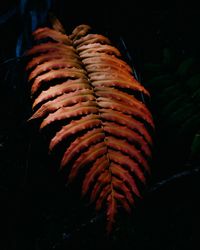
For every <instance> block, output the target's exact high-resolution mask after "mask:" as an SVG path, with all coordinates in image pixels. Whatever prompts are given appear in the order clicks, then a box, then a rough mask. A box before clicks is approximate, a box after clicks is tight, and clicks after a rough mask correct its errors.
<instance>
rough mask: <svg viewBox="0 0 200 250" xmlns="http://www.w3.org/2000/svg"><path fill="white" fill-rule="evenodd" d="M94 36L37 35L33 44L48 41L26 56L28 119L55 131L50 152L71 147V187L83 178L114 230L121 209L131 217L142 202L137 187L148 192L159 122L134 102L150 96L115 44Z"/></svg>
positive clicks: (85, 31) (83, 29) (44, 31)
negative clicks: (30, 108)
mask: <svg viewBox="0 0 200 250" xmlns="http://www.w3.org/2000/svg"><path fill="white" fill-rule="evenodd" d="M90 30H91V28H90V27H89V26H87V25H80V26H78V27H76V28H75V29H74V31H73V32H72V34H71V35H70V36H67V35H64V34H62V33H60V32H58V31H56V30H53V29H49V28H40V29H38V30H36V31H35V32H34V33H33V37H34V38H35V40H37V41H40V40H41V39H44V38H45V39H49V41H48V42H43V41H44V40H41V42H40V44H37V45H35V46H34V47H33V48H31V49H30V50H29V51H28V52H27V55H28V56H29V57H30V62H29V63H28V65H27V70H29V77H28V81H29V82H30V85H31V86H30V88H31V95H33V96H34V102H33V109H34V113H33V115H32V117H31V118H30V120H33V119H38V118H40V119H42V120H41V124H40V130H41V131H43V129H44V128H45V127H47V126H48V127H51V126H55V127H56V128H57V132H55V134H54V135H53V137H52V138H51V139H50V142H49V152H52V151H54V150H55V149H56V148H57V147H58V146H59V144H61V143H62V145H64V144H63V142H66V145H67V147H66V149H65V152H64V154H63V156H62V159H60V162H61V163H60V168H61V169H63V168H66V167H67V168H68V169H69V176H68V181H69V182H72V181H73V180H75V179H76V177H77V176H78V175H80V174H81V175H84V176H83V184H82V194H83V195H89V196H90V201H91V202H95V203H96V209H97V210H99V209H101V208H102V207H106V209H107V210H106V211H107V220H108V223H107V229H108V231H111V229H112V225H113V223H114V221H115V216H116V214H117V211H118V209H119V208H120V207H121V208H124V209H125V210H126V211H127V212H130V211H131V207H132V206H133V205H134V204H135V200H136V198H137V197H139V198H140V197H141V190H140V188H139V185H138V183H141V184H142V185H144V184H145V183H146V178H147V176H148V175H149V174H150V167H149V160H150V158H151V148H152V138H151V131H150V130H153V129H154V123H153V119H152V116H151V113H150V112H149V110H148V108H147V107H146V105H145V104H144V103H142V102H141V101H140V100H138V98H137V97H136V96H137V95H135V93H136V92H140V93H143V94H144V95H149V93H148V91H147V90H146V89H145V88H144V87H143V86H142V85H141V84H140V83H139V82H138V81H137V80H136V79H135V78H134V75H133V71H132V69H131V67H130V66H129V65H128V64H127V63H126V62H125V61H124V60H123V59H122V57H121V53H120V51H119V50H118V49H117V48H116V47H114V46H113V45H112V44H111V42H110V40H109V39H108V38H107V37H105V36H103V35H99V34H89V31H90ZM57 121H62V124H64V125H62V127H61V126H60V125H57V123H56V122H57Z"/></svg>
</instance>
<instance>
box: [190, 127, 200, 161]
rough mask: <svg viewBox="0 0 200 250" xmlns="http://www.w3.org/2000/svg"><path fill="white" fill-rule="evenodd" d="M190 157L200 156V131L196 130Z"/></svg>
mask: <svg viewBox="0 0 200 250" xmlns="http://www.w3.org/2000/svg"><path fill="white" fill-rule="evenodd" d="M191 157H192V158H196V157H198V158H200V132H198V133H197V134H196V135H195V137H194V140H193V142H192V145H191Z"/></svg>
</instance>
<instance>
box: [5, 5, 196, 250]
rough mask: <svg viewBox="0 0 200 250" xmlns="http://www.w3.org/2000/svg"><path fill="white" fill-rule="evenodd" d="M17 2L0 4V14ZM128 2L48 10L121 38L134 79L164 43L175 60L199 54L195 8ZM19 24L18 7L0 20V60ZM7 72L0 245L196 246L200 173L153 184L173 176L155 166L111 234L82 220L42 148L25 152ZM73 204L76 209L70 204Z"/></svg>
mask: <svg viewBox="0 0 200 250" xmlns="http://www.w3.org/2000/svg"><path fill="white" fill-rule="evenodd" d="M18 4H19V3H18V2H17V1H6V2H3V3H0V14H1V15H3V14H5V13H7V12H8V11H9V9H11V8H13V7H14V6H16V5H18ZM132 5H133V6H130V3H128V1H127V2H126V1H123V2H120V3H115V4H113V5H112V6H108V3H103V2H98V3H96V2H93V5H92V4H90V5H89V4H87V5H86V4H85V3H83V2H81V3H78V2H74V3H71V4H69V3H68V1H61V0H60V1H54V4H53V9H52V10H53V11H54V13H55V14H56V15H57V16H58V17H59V18H60V20H61V22H62V23H63V24H64V26H65V28H66V30H67V32H70V31H71V30H72V28H73V27H75V26H76V25H78V24H81V23H88V24H90V25H92V26H94V27H96V28H97V29H99V30H102V31H109V32H110V33H113V34H115V35H118V36H122V37H123V38H124V40H125V41H126V45H127V47H128V50H129V52H130V53H131V55H132V57H133V60H134V64H135V67H136V69H137V71H138V73H139V74H140V76H141V79H145V75H144V74H143V68H144V64H145V63H148V62H151V63H152V62H158V61H159V60H161V56H162V51H163V49H164V48H170V49H171V50H172V51H173V52H174V53H175V55H176V57H175V58H176V59H177V60H178V59H180V60H181V59H182V58H184V57H187V56H193V57H196V58H199V52H200V46H199V43H200V39H199V38H200V36H199V23H200V22H199V21H200V20H199V19H200V18H199V8H198V7H197V6H194V5H192V4H189V3H188V4H186V3H179V4H178V3H176V2H173V3H172V4H170V3H166V4H165V3H162V4H160V5H158V4H153V3H152V2H151V3H149V4H147V3H145V1H143V2H141V1H140V3H136V2H134V1H133V2H132ZM22 26H23V19H22V17H21V16H20V14H19V13H18V12H17V13H16V14H15V15H14V16H13V17H12V18H10V19H9V20H8V21H7V22H6V23H3V24H0V34H1V39H0V62H4V61H5V60H7V59H9V58H14V57H15V48H16V42H17V39H18V36H19V34H20V32H21V30H22ZM9 65H10V66H9V67H10V69H11V68H12V69H14V71H15V77H14V79H16V78H17V77H16V75H17V73H18V72H17V70H19V72H20V70H21V69H20V68H18V66H17V64H15V63H12V64H9ZM6 72H8V75H9V74H13V71H12V70H11V73H10V71H7V66H1V78H0V79H1V82H0V103H1V105H0V109H1V113H0V117H1V120H0V133H1V134H0V139H1V144H0V158H1V161H0V162H1V166H0V169H1V171H0V201H1V205H0V207H1V210H0V228H1V229H2V233H1V235H0V236H2V241H1V242H0V244H1V245H0V249H2V250H12V249H17V250H21V249H27V250H31V249H34V250H44V249H45V250H46V249H49V250H50V249H57V250H58V249H82V248H86V249H107V248H110V249H114V248H115V249H116V248H117V249H147V248H148V249H163V250H164V249H166V250H171V249H181V250H182V249H198V246H200V244H199V242H198V238H199V228H198V226H199V222H200V220H199V205H198V199H199V174H198V173H194V174H191V175H189V176H185V177H182V178H178V179H176V180H175V181H172V182H170V183H169V184H166V185H165V186H163V187H161V188H159V189H155V190H154V189H153V187H155V184H156V183H158V182H159V181H160V180H161V179H163V178H168V176H170V174H172V171H171V168H170V166H169V169H170V170H169V171H167V170H166V169H162V165H161V166H160V165H159V166H155V170H154V172H155V175H154V176H153V178H152V183H151V186H150V187H149V190H148V193H147V195H146V197H145V199H144V201H143V202H142V203H141V204H140V205H139V209H138V210H137V211H135V214H134V216H133V218H132V217H131V218H130V219H128V218H125V219H124V222H123V221H121V224H122V225H124V226H119V227H118V229H117V230H116V231H115V234H114V236H113V237H111V239H108V238H107V237H106V235H105V234H104V231H103V230H104V225H103V222H102V220H101V218H100V219H98V220H97V222H94V223H88V224H87V221H88V218H91V215H90V212H91V214H92V216H95V215H93V212H92V211H89V210H88V209H87V208H85V207H84V205H83V204H82V203H81V202H80V201H79V200H78V198H77V199H76V198H74V196H73V195H70V194H69V192H66V191H65V190H64V188H63V185H62V183H60V179H59V176H57V175H56V173H55V172H56V171H55V172H54V171H53V170H52V169H50V170H49V169H48V168H47V166H44V165H45V164H43V163H44V162H45V161H46V159H43V158H42V154H43V151H42V149H41V148H37V149H34V150H30V148H32V146H30V144H29V142H30V141H33V144H34V143H35V142H36V141H37V139H38V138H31V135H32V131H30V128H27V125H26V118H27V116H28V112H29V108H30V107H29V101H28V99H27V93H26V90H27V87H26V86H24V85H23V84H21V85H20V79H21V80H22V79H23V76H19V79H18V82H16V81H15V80H14V81H13V80H11V78H9V76H7V78H5V74H6ZM5 79H7V80H5ZM22 82H23V81H22ZM26 105H27V106H26ZM33 134H34V133H33ZM38 140H39V139H38ZM27 159H29V162H28V163H27ZM30 159H31V162H30ZM164 160H165V159H163V161H164ZM163 173H164V174H163ZM77 197H78V196H77ZM72 205H73V206H74V205H76V207H75V208H71V206H72ZM73 206H72V207H73ZM80 210H81V211H82V213H81V212H78V211H80ZM84 213H85V214H87V215H86V216H85V217H84V215H83V214H84ZM121 224H120V225H121ZM195 243H197V245H196V246H195ZM53 247H54V248H53Z"/></svg>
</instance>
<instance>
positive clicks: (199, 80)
mask: <svg viewBox="0 0 200 250" xmlns="http://www.w3.org/2000/svg"><path fill="white" fill-rule="evenodd" d="M186 85H187V87H188V88H189V89H190V90H191V91H192V92H194V91H196V90H198V89H199V88H200V74H197V75H194V76H192V77H191V78H190V79H189V80H188V81H187V82H186Z"/></svg>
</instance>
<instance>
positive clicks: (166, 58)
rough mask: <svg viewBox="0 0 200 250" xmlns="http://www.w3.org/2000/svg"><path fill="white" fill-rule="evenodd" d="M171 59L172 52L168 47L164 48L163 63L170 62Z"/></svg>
mask: <svg viewBox="0 0 200 250" xmlns="http://www.w3.org/2000/svg"><path fill="white" fill-rule="evenodd" d="M171 61H172V53H171V50H170V49H169V48H164V50H163V63H164V64H170V63H171Z"/></svg>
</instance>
